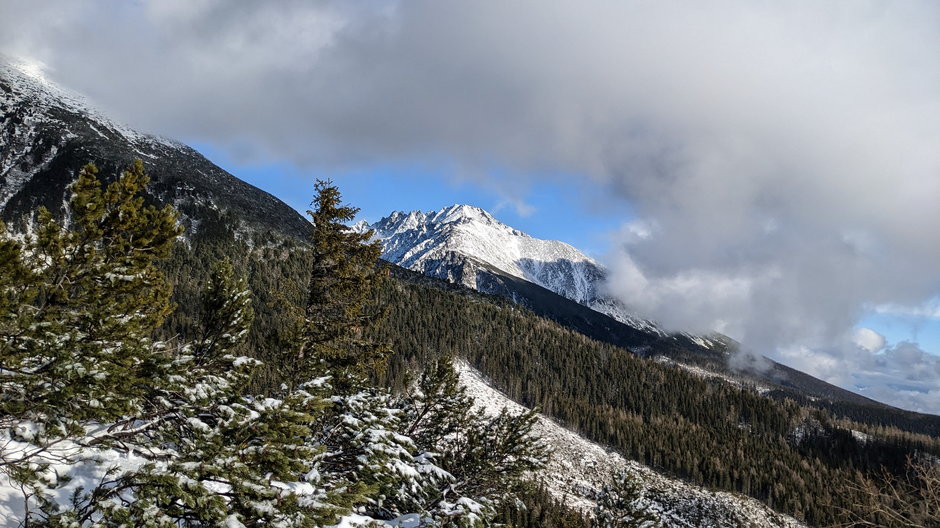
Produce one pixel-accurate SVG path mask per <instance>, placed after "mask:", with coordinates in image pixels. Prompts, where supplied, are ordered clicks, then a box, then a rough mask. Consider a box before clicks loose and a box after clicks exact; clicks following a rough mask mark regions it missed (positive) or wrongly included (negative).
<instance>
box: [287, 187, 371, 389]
mask: <svg viewBox="0 0 940 528" xmlns="http://www.w3.org/2000/svg"><path fill="white" fill-rule="evenodd" d="M315 189H316V197H315V198H314V200H313V202H312V204H311V205H313V206H314V207H315V209H313V210H311V211H307V213H308V214H309V215H310V218H311V220H312V223H313V227H312V232H311V251H312V264H311V268H310V274H309V284H308V293H307V300H306V306H305V310H304V317H303V322H302V325H301V330H300V339H299V341H300V343H299V350H298V352H297V356H298V357H296V358H293V360H292V361H290V362H289V366H288V369H287V370H288V372H287V378H288V379H289V380H290V381H291V382H293V383H297V382H302V381H303V380H305V379H307V378H309V377H311V376H313V375H315V374H318V373H323V372H327V371H328V372H330V374H331V375H332V376H334V387H335V388H337V389H343V385H346V384H348V383H350V380H351V379H354V378H357V377H360V376H362V375H364V374H366V373H368V372H369V371H370V369H377V368H382V366H383V365H384V361H385V358H386V356H387V355H388V353H389V347H388V345H387V344H385V343H377V342H374V341H371V340H369V339H365V338H364V337H363V329H364V328H365V327H368V326H369V325H371V324H373V323H375V322H376V321H377V320H379V319H380V318H381V317H382V313H381V312H380V311H378V310H376V309H374V308H372V307H369V306H368V304H369V301H370V300H371V299H372V297H373V295H374V293H375V291H376V289H377V288H378V286H379V285H380V282H381V280H382V278H383V277H384V273H383V272H382V271H380V270H377V269H376V265H377V262H378V259H379V256H380V255H381V253H382V251H381V247H380V245H379V243H378V242H369V240H370V239H371V237H372V232H371V231H368V232H364V233H359V232H356V231H354V230H352V229H350V228H349V227H348V226H347V225H346V224H347V223H348V222H349V221H351V220H352V219H353V218H354V217H355V215H356V213H357V212H358V211H359V210H358V209H357V208H355V207H351V206H349V205H347V204H343V203H342V197H341V195H340V192H339V189H337V187H336V186H335V185H333V183H332V182H331V181H324V180H317V183H316V186H315Z"/></svg>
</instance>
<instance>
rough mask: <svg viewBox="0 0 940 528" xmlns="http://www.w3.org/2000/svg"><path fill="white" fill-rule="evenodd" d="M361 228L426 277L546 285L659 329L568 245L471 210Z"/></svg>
mask: <svg viewBox="0 0 940 528" xmlns="http://www.w3.org/2000/svg"><path fill="white" fill-rule="evenodd" d="M357 228H358V229H360V230H365V229H372V230H374V231H375V236H376V239H378V240H381V241H382V243H383V246H384V251H383V254H382V258H383V259H385V260H387V261H389V262H393V263H395V264H398V265H400V266H402V267H405V268H408V269H411V270H415V271H419V272H421V273H424V274H425V275H429V276H432V277H437V278H441V279H446V280H449V281H451V282H455V283H458V284H463V285H465V286H468V287H470V288H474V289H477V290H479V291H483V292H489V293H493V290H492V287H493V286H494V280H493V279H494V275H505V276H509V277H516V278H519V279H523V280H526V281H528V282H531V283H533V284H536V285H539V286H542V287H543V288H546V289H548V290H551V291H553V292H555V293H557V294H558V295H561V296H563V297H565V298H568V299H571V300H573V301H575V302H578V303H580V304H583V305H585V306H588V307H590V308H591V309H594V310H597V311H599V312H601V313H605V314H608V315H610V316H611V317H614V318H615V319H617V320H619V321H621V322H623V323H626V324H629V325H631V326H633V327H635V328H638V329H645V330H651V331H657V330H656V327H655V325H653V324H652V323H650V322H649V321H645V320H643V319H642V318H639V317H636V316H635V315H633V314H631V313H630V311H629V310H628V309H627V307H625V306H623V304H622V303H620V302H618V301H616V300H614V299H611V298H610V297H607V296H605V295H604V294H603V292H602V291H601V284H602V283H603V280H604V277H605V271H604V269H603V268H601V267H600V266H599V265H598V264H597V263H596V262H595V261H594V260H593V259H591V258H590V257H588V256H587V255H585V254H584V253H582V252H580V251H578V250H577V249H576V248H574V247H572V246H571V245H569V244H566V243H564V242H559V241H555V240H541V239H538V238H535V237H532V236H530V235H528V234H526V233H523V232H522V231H519V230H517V229H513V228H511V227H509V226H507V225H505V224H503V223H501V222H499V221H498V220H496V219H495V218H493V216H492V215H491V214H489V213H488V212H486V211H484V210H483V209H480V208H479V207H474V206H470V205H452V206H450V207H445V208H443V209H441V210H439V211H431V212H427V213H424V212H421V211H411V212H410V213H403V212H398V211H396V212H393V213H392V214H391V215H389V216H387V217H385V218H383V219H382V220H380V221H378V222H376V223H374V224H371V225H368V224H365V223H360V224H358V225H357Z"/></svg>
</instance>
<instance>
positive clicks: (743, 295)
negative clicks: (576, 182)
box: [0, 0, 940, 401]
mask: <svg viewBox="0 0 940 528" xmlns="http://www.w3.org/2000/svg"><path fill="white" fill-rule="evenodd" d="M938 19H940V6H938V5H937V4H936V3H934V2H930V1H913V2H905V3H886V2H881V1H875V0H872V1H861V2H852V3H851V5H849V4H841V3H834V2H809V3H806V2H804V3H781V2H749V1H730V0H719V1H716V2H709V3H708V5H707V6H705V5H702V4H701V3H699V2H693V1H680V0H664V1H661V2H639V1H619V0H618V1H614V0H595V1H591V2H549V3H546V2H539V1H536V0H528V1H515V2H504V1H497V0H493V1H484V2H456V1H453V2H452V1H440V0H409V1H407V2H395V1H387V2H382V1H380V2H356V1H354V2H331V1H320V2H306V1H300V0H293V1H285V2H263V3H262V2H256V3H230V2H221V1H216V0H201V1H183V0H176V1H162V0H161V1H157V0H150V1H146V0H145V1H141V2H133V3H127V2H123V1H117V0H101V1H98V2H67V1H64V0H61V1H58V2H55V1H50V2H42V3H41V4H38V6H37V4H36V3H35V2H5V3H4V4H3V6H2V7H0V47H2V49H3V50H4V51H6V52H7V53H9V54H12V55H20V56H28V57H29V58H31V59H33V60H35V61H39V62H41V63H43V64H45V65H46V66H47V67H48V74H49V75H50V76H51V77H52V78H53V79H55V80H58V81H59V82H61V83H62V84H65V85H67V86H70V87H73V88H75V89H77V90H79V91H81V92H83V93H86V94H88V95H89V96H91V98H92V99H93V100H94V101H96V102H97V103H98V104H99V105H101V106H103V107H104V108H105V109H106V110H109V111H112V112H115V113H116V114H117V115H118V116H119V117H121V118H123V119H124V120H126V121H129V122H131V123H132V124H135V125H137V126H139V127H142V128H144V129H148V130H152V131H155V132H159V133H163V134H167V135H170V136H174V137H180V138H183V139H187V140H197V141H201V142H207V143H212V144H215V145H222V146H226V145H227V146H229V148H231V149H233V150H237V151H238V154H239V155H240V156H245V157H251V156H258V157H263V158H275V159H281V160H290V161H292V162H294V163H296V164H298V165H300V166H316V167H318V168H329V167H334V166H349V165H356V164H361V163H363V164H364V163H374V162H377V161H378V162H395V161H401V160H413V159H421V160H432V161H433V160H446V161H447V162H448V163H456V164H459V165H462V166H465V167H467V168H468V169H467V172H468V173H473V174H479V175H480V176H479V178H480V179H481V180H485V181H486V185H494V184H498V183H499V182H494V181H492V179H491V178H492V177H488V176H486V174H489V172H488V169H490V168H492V167H493V166H498V167H501V168H503V169H505V172H504V174H514V175H518V174H529V175H531V176H529V177H530V178H533V179H537V178H542V177H547V176H538V175H544V174H556V175H557V174H579V175H583V178H584V183H583V185H602V186H605V187H606V188H607V189H609V191H610V194H611V195H616V196H618V197H620V198H622V199H626V200H627V201H628V202H629V203H630V204H631V208H632V211H633V212H634V213H635V214H636V215H637V217H638V221H637V222H638V223H637V224H635V227H636V226H645V231H642V230H641V231H635V232H632V233H631V232H630V230H629V229H626V230H624V233H625V235H624V237H623V238H622V239H620V241H619V243H618V245H617V249H616V250H615V251H613V252H612V255H611V259H610V260H611V268H612V274H611V283H610V285H609V287H610V290H611V291H613V292H616V293H618V294H619V295H621V296H622V297H624V299H625V300H626V301H627V302H629V303H631V304H632V305H633V306H636V307H637V308H638V309H641V310H642V311H645V312H647V314H648V315H650V316H652V317H654V318H656V319H658V320H660V321H662V322H663V323H664V324H666V325H669V326H674V327H677V328H683V329H687V328H695V329H711V328H718V329H724V330H725V331H728V332H730V333H732V335H733V336H734V337H736V338H738V339H739V340H742V341H743V342H744V343H745V344H746V347H747V350H752V351H754V352H755V353H762V354H766V355H768V356H771V357H774V358H777V359H781V360H785V359H788V358H790V359H792V358H793V357H794V356H792V355H788V352H787V351H788V350H789V351H792V350H805V351H807V352H806V354H807V356H806V357H807V358H810V357H811V358H814V360H815V363H813V362H811V361H809V359H806V361H804V363H801V364H802V365H803V366H805V368H806V369H807V371H808V372H810V373H814V374H818V373H822V372H825V371H826V368H827V367H826V366H825V365H827V364H829V363H830V362H832V361H835V362H837V363H838V362H839V361H851V358H852V357H854V356H853V355H852V354H844V353H843V352H842V351H843V350H844V343H845V341H846V337H845V336H846V335H847V333H848V332H850V331H851V328H852V327H853V325H854V324H855V322H856V321H857V320H858V317H859V316H860V315H861V314H862V313H863V312H864V311H865V310H866V309H868V307H871V306H881V305H892V304H893V305H900V306H919V305H921V304H922V303H924V302H926V301H927V300H929V299H930V298H933V297H935V296H936V295H937V294H938V291H940V265H938V263H940V244H938V243H937V241H938V240H940V208H938V207H937V206H936V201H937V197H938V196H940V149H938V148H937V145H940V120H938V119H935V118H932V116H937V115H940V62H938V61H937V60H936V49H938V46H940V24H938V23H937V21H938ZM488 178H489V179H488ZM513 185H518V183H514V184H512V185H510V187H512V186H513ZM638 234H643V236H638ZM836 351H839V352H836ZM800 357H802V356H800ZM846 358H848V359H846ZM856 359H858V358H856ZM859 361H860V359H859ZM814 365H817V366H814ZM859 365H861V364H859ZM842 366H844V367H846V368H849V371H851V369H852V367H851V365H850V364H848V363H845V364H843V365H842ZM875 366H876V367H877V365H875ZM857 368H861V366H859V367H857ZM884 368H888V367H884ZM814 369H815V370H814ZM895 374H896V375H900V374H898V373H897V372H895ZM850 381H851V380H846V383H849V382H850ZM897 392H898V394H900V393H901V389H898V391H897ZM915 392H916V391H915ZM886 394H887V393H886ZM885 397H889V396H885ZM899 397H900V396H899ZM889 401H893V400H890V399H889ZM905 401H906V400H905Z"/></svg>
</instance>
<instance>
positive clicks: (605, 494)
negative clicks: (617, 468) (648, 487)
mask: <svg viewBox="0 0 940 528" xmlns="http://www.w3.org/2000/svg"><path fill="white" fill-rule="evenodd" d="M594 525H595V526H598V527H600V528H659V527H661V526H662V520H661V519H660V518H659V516H658V515H656V513H655V512H653V511H652V510H651V509H650V507H649V505H648V504H645V503H644V501H643V490H642V488H641V487H640V483H639V481H638V480H637V478H636V477H634V476H632V475H630V474H629V473H620V474H618V475H616V476H615V477H614V480H613V482H611V483H610V484H608V485H607V486H604V489H603V490H601V491H600V493H599V494H598V497H597V508H596V510H595V512H594Z"/></svg>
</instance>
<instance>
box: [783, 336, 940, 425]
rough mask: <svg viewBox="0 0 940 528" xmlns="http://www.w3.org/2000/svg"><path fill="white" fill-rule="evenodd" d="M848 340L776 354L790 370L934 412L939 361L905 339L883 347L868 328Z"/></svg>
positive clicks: (939, 396)
mask: <svg viewBox="0 0 940 528" xmlns="http://www.w3.org/2000/svg"><path fill="white" fill-rule="evenodd" d="M853 338H854V339H853V340H854V341H855V343H850V342H848V341H847V342H845V343H843V345H842V346H839V347H833V348H830V349H828V350H824V351H820V350H819V349H810V348H807V347H802V346H794V347H786V348H783V349H781V350H780V352H779V354H780V358H781V360H783V361H785V362H786V363H787V364H789V365H791V366H793V367H794V368H797V369H799V370H804V371H808V372H815V374H816V375H817V376H818V377H819V378H821V379H823V380H825V381H828V382H829V383H833V384H835V385H839V386H842V387H846V388H849V389H852V390H855V391H856V392H858V393H860V394H862V395H864V396H867V397H869V398H872V399H874V400H878V401H885V402H889V403H891V404H892V405H896V406H898V407H901V408H904V409H910V410H914V411H918V412H926V413H933V414H940V357H938V356H935V355H933V354H929V353H927V352H925V351H924V350H923V349H921V348H920V347H919V346H918V345H917V344H915V343H910V342H906V341H905V342H900V343H898V344H895V345H889V346H885V344H884V337H882V336H880V335H879V334H877V333H875V332H873V331H870V330H868V329H862V330H861V331H859V332H856V333H855V335H854V336H853Z"/></svg>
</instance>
